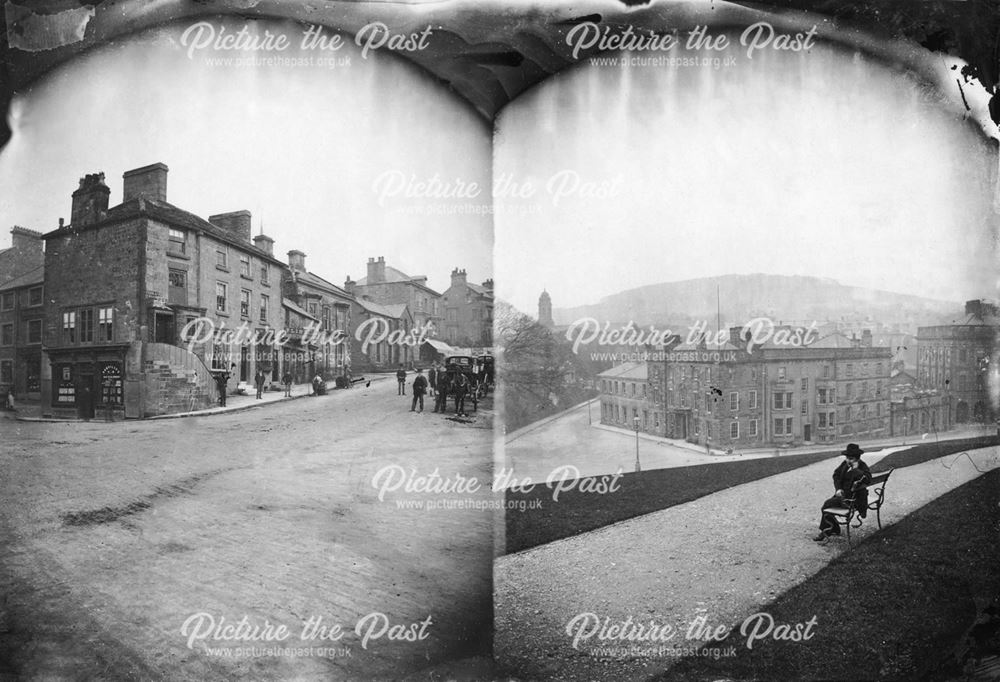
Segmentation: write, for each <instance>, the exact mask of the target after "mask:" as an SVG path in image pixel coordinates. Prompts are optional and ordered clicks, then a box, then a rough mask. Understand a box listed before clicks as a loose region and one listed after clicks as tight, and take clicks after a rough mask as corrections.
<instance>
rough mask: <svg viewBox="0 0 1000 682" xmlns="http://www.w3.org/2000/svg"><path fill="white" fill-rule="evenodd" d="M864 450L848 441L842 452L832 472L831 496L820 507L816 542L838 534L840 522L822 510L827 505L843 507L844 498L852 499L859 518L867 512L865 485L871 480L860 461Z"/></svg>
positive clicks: (844, 504)
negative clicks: (832, 492)
mask: <svg viewBox="0 0 1000 682" xmlns="http://www.w3.org/2000/svg"><path fill="white" fill-rule="evenodd" d="M864 452H865V451H864V450H862V449H861V448H859V447H858V445H857V443H849V444H848V445H847V449H846V450H844V452H843V453H842V454H843V455H844V461H843V462H841V463H840V466H838V467H837V468H836V470H834V472H833V487H834V490H835V491H836V492H834V494H833V497H831V498H830V499H828V500H827V501H826V502H824V503H823V506H822V507H821V512H820V513H821V517H820V522H819V531H820V532H819V535H817V536H816V537H814V538H813V540H816V541H817V542H822V541H825V540H826V539H827V538H829V537H830V536H831V535H840V523H838V522H837V517H835V516H834V515H833V514H830V513H828V512H824V511H822V510H824V509H827V508H828V507H845V506H847V504H849V503H848V502H845V501H844V500H845V498H846V499H851V498H853V499H854V508H855V509H857V510H858V514H859V515H860V516H861V518H864V517H865V515H866V514H867V513H868V488H867V487H865V486H867V485H868V484H869V483H871V480H872V472H871V471H870V470H869V469H868V465H867V464H865V463H864V462H862V461H861V455H863V454H864Z"/></svg>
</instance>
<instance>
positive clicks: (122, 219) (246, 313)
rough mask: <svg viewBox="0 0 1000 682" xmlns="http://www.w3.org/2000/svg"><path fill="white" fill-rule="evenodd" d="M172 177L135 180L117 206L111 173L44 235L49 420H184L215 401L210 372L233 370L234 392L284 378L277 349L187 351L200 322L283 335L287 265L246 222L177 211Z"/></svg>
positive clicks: (44, 396) (201, 346)
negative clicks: (265, 378)
mask: <svg viewBox="0 0 1000 682" xmlns="http://www.w3.org/2000/svg"><path fill="white" fill-rule="evenodd" d="M167 172H168V169H167V166H165V165H164V164H162V163H155V164H152V165H149V166H145V167H142V168H137V169H134V170H130V171H128V172H126V173H125V174H124V176H123V178H124V183H123V194H122V203H121V204H119V205H117V206H114V207H109V205H108V203H109V196H110V193H111V190H110V189H109V188H108V186H107V185H106V184H105V182H104V174H103V173H95V174H90V175H86V176H84V177H83V178H81V180H80V185H79V188H78V189H77V190H76V191H75V192H73V197H72V210H71V216H70V223H69V224H67V225H63V224H62V221H60V227H59V229H57V230H54V231H52V232H49V233H48V234H45V235H44V236H43V239H44V240H45V279H44V289H45V315H44V317H45V328H44V334H43V339H42V348H41V351H42V353H41V354H42V361H41V382H40V384H41V405H42V413H43V414H45V415H53V416H74V415H75V416H81V417H85V418H86V417H92V416H95V415H96V416H105V417H111V418H115V417H118V418H120V417H126V418H142V417H148V416H153V415H158V414H169V413H175V412H186V411H190V410H193V409H199V408H204V407H207V406H209V405H211V404H213V403H214V402H215V400H216V397H217V394H216V388H215V383H214V381H213V374H212V370H220V371H221V370H230V371H232V373H233V380H232V381H231V383H230V387H233V386H234V385H235V382H237V381H250V380H252V377H253V375H254V373H255V372H256V370H257V369H263V370H265V371H266V372H267V373H268V375H269V376H274V375H275V374H276V373H277V371H278V369H277V366H276V364H277V362H278V354H277V352H276V351H275V350H274V349H273V348H272V347H269V346H258V347H252V346H251V345H250V343H247V342H245V341H242V342H241V341H239V340H237V341H236V342H234V343H226V344H216V343H213V342H212V340H211V339H207V340H204V341H202V342H199V343H197V344H194V345H192V346H191V348H190V349H189V348H188V345H187V344H186V343H182V339H181V331H182V329H183V328H184V326H185V325H186V324H187V323H189V322H193V321H195V320H197V319H200V318H205V319H207V320H210V321H211V322H212V324H213V325H215V328H219V327H221V326H223V325H224V328H225V329H229V330H234V329H237V328H240V327H243V328H245V329H247V330H249V331H251V332H254V331H257V332H259V331H263V330H267V329H276V328H278V327H279V326H280V323H281V316H282V297H281V270H282V268H283V264H282V263H281V262H280V261H279V260H277V259H275V258H274V256H273V255H272V253H271V251H270V248H269V247H270V241H268V240H259V241H258V243H259V244H261V245H262V246H264V247H265V248H258V247H257V246H255V245H254V243H253V242H252V241H251V227H250V213H249V212H248V211H236V212H233V213H225V214H219V215H214V216H210V217H209V219H208V220H204V219H202V218H200V217H198V216H196V215H193V214H191V213H189V212H187V211H184V210H182V209H180V208H177V207H176V206H174V205H172V204H170V203H168V202H167Z"/></svg>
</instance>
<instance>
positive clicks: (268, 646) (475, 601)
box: [0, 380, 495, 679]
mask: <svg viewBox="0 0 1000 682" xmlns="http://www.w3.org/2000/svg"><path fill="white" fill-rule="evenodd" d="M362 386H363V385H362ZM407 392H408V393H409V386H408V387H407ZM431 400H432V399H428V404H427V405H426V408H425V411H424V412H423V413H411V412H410V411H409V408H410V396H409V395H407V396H406V398H403V397H398V396H397V395H396V385H395V381H392V380H382V381H376V382H373V383H372V385H371V386H370V388H363V387H359V388H355V389H352V390H348V391H343V390H341V391H333V392H331V393H330V394H329V395H325V396H319V397H303V398H301V399H298V400H291V401H287V402H280V403H274V404H270V405H266V406H262V407H260V408H256V409H251V410H247V411H242V412H237V413H231V414H221V415H216V416H211V417H201V418H195V417H189V418H183V419H167V420H157V421H143V422H117V423H102V422H91V423H37V422H35V423H32V422H18V421H15V420H14V419H12V418H10V417H7V416H5V417H4V418H3V419H0V428H2V429H3V442H4V446H3V449H2V452H0V547H2V548H3V549H2V550H0V551H2V552H3V553H2V555H0V584H2V590H0V592H2V594H3V595H4V597H3V601H2V602H0V673H5V672H16V673H20V674H21V675H23V676H24V677H29V678H59V679H65V678H73V679H86V678H90V679H97V678H101V679H126V678H143V679H149V678H164V677H167V678H170V679H217V678H228V679H237V678H247V679H250V678H253V679H288V678H296V679H356V678H363V679H377V678H388V677H393V678H395V677H400V676H404V675H407V674H410V673H413V672H416V671H419V670H421V669H423V668H427V667H430V666H434V665H438V664H440V663H441V662H443V661H445V660H448V659H453V658H454V659H460V658H468V657H475V656H482V655H488V653H489V643H490V637H491V633H490V630H489V628H490V624H491V621H492V607H491V599H490V595H491V592H492V590H491V579H490V575H491V562H492V555H493V540H492V519H493V516H494V513H495V512H494V511H493V510H492V509H489V508H488V507H489V504H490V502H491V500H492V495H491V493H490V487H489V478H490V474H491V462H492V459H491V434H492V430H491V427H492V411H491V410H490V409H489V408H490V407H491V402H492V401H491V400H487V401H486V402H485V403H481V404H480V408H481V409H480V410H479V411H478V412H475V413H473V412H470V418H469V419H468V420H462V421H456V420H454V418H453V415H452V414H448V415H446V416H442V415H439V414H435V413H433V412H431V410H432V409H433V404H432V403H431V402H430V401H431ZM452 409H453V408H452ZM390 465H399V466H402V467H404V468H405V469H406V470H407V471H409V470H410V468H411V467H412V468H413V469H415V470H416V473H417V474H418V475H429V474H431V473H432V472H433V471H434V470H435V469H438V470H439V473H440V476H441V477H456V476H458V475H461V476H463V477H465V478H467V479H468V478H477V479H478V480H481V481H482V482H483V485H482V486H481V487H480V489H479V490H478V491H477V492H473V493H467V494H451V495H444V494H436V495H435V494H418V493H406V492H405V491H404V490H403V489H398V490H394V491H389V492H387V493H385V494H384V499H383V500H382V501H380V500H379V499H378V498H379V491H378V490H376V488H375V487H374V486H373V477H374V476H375V474H376V472H378V471H379V470H380V469H382V468H384V467H386V466H390ZM445 497H447V498H448V499H449V500H452V501H454V503H453V504H450V505H449V506H450V507H451V508H435V509H428V508H418V505H424V506H426V503H427V502H435V501H436V502H438V503H439V506H444V505H440V502H441V501H442V500H443V499H444V498H445ZM414 501H417V502H414ZM400 503H407V504H400ZM477 506H478V507H479V508H478V509H477V508H475V507H477ZM462 507H465V508H462ZM196 614H205V615H203V616H201V619H200V620H198V619H195V620H193V621H192V622H190V623H189V624H188V629H187V630H186V631H185V632H182V628H183V626H184V624H185V621H187V620H188V619H189V618H192V617H194V616H196ZM371 614H374V615H371ZM380 614H381V615H380ZM244 616H246V617H247V620H246V621H245V622H246V623H247V628H249V627H256V628H257V629H256V633H255V634H254V633H253V632H252V631H251V630H249V629H247V628H245V629H244V630H242V631H241V630H238V629H235V630H234V629H232V628H230V629H229V630H227V629H226V628H225V627H219V626H220V625H223V626H226V625H237V624H238V623H239V621H240V620H241V619H243V617H244ZM366 616H368V619H367V620H363V619H364V618H365V617H366ZM428 617H430V622H429V623H427V622H426V621H427V619H428ZM209 618H211V619H212V620H209ZM317 618H318V619H321V620H319V621H317V620H316V619H317ZM222 619H225V620H224V621H223V620H222ZM310 620H311V622H312V623H313V625H318V626H320V627H330V626H338V625H339V626H340V627H341V628H342V631H341V633H340V634H341V636H340V638H339V639H338V638H337V637H336V630H333V632H334V635H333V636H332V637H330V638H323V637H322V636H321V635H322V634H323V633H324V631H323V630H320V629H319V628H313V629H312V630H310V631H308V632H303V628H304V627H305V625H306V624H307V623H309V622H310ZM359 621H361V623H362V626H361V634H360V635H359V634H357V633H356V631H355V627H356V625H357V624H358V623H359ZM213 623H214V625H215V626H216V627H215V628H214V629H211V628H210V625H212V624H213ZM267 625H270V626H272V629H271V633H272V634H273V632H274V628H276V627H277V626H278V625H284V626H286V627H287V630H288V636H287V638H285V639H273V638H272V639H270V640H268V638H267V637H266V632H267V631H266V630H265V627H266V626H267ZM396 626H400V627H396ZM202 628H203V629H202ZM198 632H200V633H202V634H201V635H199V636H195V633H198ZM227 632H228V633H229V634H230V635H235V639H234V638H233V637H230V638H229V639H226V638H225V635H226V634H227ZM325 632H326V633H327V634H328V633H330V630H326V631H325ZM248 633H250V634H248ZM365 634H368V639H367V641H363V640H364V635H365ZM216 635H219V638H216ZM304 635H308V636H306V638H305V639H303V636H304ZM391 636H393V637H394V639H395V640H397V641H393V640H391V639H390V637H391ZM401 639H402V640H403V641H398V640H401ZM406 639H411V640H416V641H405V640H406ZM189 644H190V646H189ZM254 649H256V651H254ZM295 649H297V651H293V650H295ZM3 652H7V653H6V654H5V653H3ZM11 652H17V653H16V654H13V653H11ZM5 655H6V656H15V658H10V659H4V656H5ZM2 676H3V675H0V677H2Z"/></svg>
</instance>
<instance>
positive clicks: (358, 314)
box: [350, 297, 419, 373]
mask: <svg viewBox="0 0 1000 682" xmlns="http://www.w3.org/2000/svg"><path fill="white" fill-rule="evenodd" d="M351 319H352V320H353V321H354V332H355V333H353V334H352V335H351V345H350V354H351V371H352V372H354V373H359V372H370V371H373V370H391V369H394V368H396V367H398V366H399V365H404V366H405V367H407V368H409V367H410V366H411V365H412V364H413V363H414V361H415V360H416V358H417V354H418V353H419V347H418V345H416V344H409V343H404V342H401V340H403V339H407V338H408V337H410V338H412V335H413V329H414V322H413V316H412V315H411V314H410V311H409V308H408V307H407V306H406V305H405V304H403V303H396V304H389V305H383V304H380V303H375V302H374V301H370V300H368V299H367V298H364V297H356V298H355V299H354V303H353V306H352V308H351Z"/></svg>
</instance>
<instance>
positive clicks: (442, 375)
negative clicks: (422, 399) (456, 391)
mask: <svg viewBox="0 0 1000 682" xmlns="http://www.w3.org/2000/svg"><path fill="white" fill-rule="evenodd" d="M450 390H451V377H450V376H449V375H448V372H446V371H444V370H440V371H439V372H438V375H437V396H436V399H435V401H434V411H435V412H440V413H441V414H444V413H445V411H446V410H447V409H448V392H449V391H450Z"/></svg>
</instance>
